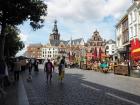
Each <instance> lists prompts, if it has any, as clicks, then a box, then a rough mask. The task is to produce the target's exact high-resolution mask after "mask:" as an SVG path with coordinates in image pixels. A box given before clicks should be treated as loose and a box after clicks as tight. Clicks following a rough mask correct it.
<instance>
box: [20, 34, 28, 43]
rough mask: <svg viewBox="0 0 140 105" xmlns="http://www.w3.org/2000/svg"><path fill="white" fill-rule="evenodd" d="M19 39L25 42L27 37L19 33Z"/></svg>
mask: <svg viewBox="0 0 140 105" xmlns="http://www.w3.org/2000/svg"><path fill="white" fill-rule="evenodd" d="M19 37H20V38H21V40H22V41H24V42H25V41H27V38H28V35H25V34H22V33H21V34H19Z"/></svg>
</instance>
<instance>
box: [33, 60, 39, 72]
mask: <svg viewBox="0 0 140 105" xmlns="http://www.w3.org/2000/svg"><path fill="white" fill-rule="evenodd" d="M38 63H39V62H38V60H35V62H34V71H39V69H38Z"/></svg>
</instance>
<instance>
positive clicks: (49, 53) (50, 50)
mask: <svg viewBox="0 0 140 105" xmlns="http://www.w3.org/2000/svg"><path fill="white" fill-rule="evenodd" d="M41 52H42V59H51V58H54V59H55V58H57V56H58V48H57V47H55V46H51V45H49V44H47V45H43V47H42V51H41Z"/></svg>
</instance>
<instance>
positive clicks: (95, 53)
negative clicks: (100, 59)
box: [93, 47, 97, 59]
mask: <svg viewBox="0 0 140 105" xmlns="http://www.w3.org/2000/svg"><path fill="white" fill-rule="evenodd" d="M93 55H94V59H96V58H97V48H96V47H95V49H94V53H93Z"/></svg>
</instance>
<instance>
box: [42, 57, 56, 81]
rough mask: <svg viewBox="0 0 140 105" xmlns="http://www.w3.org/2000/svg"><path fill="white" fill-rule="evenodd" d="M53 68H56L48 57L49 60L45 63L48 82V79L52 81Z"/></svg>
mask: <svg viewBox="0 0 140 105" xmlns="http://www.w3.org/2000/svg"><path fill="white" fill-rule="evenodd" d="M52 70H54V66H53V64H52V62H51V61H50V59H48V61H47V62H46V63H45V66H44V71H45V72H46V78H47V82H48V80H50V83H51V80H52ZM49 78H50V79H49Z"/></svg>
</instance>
